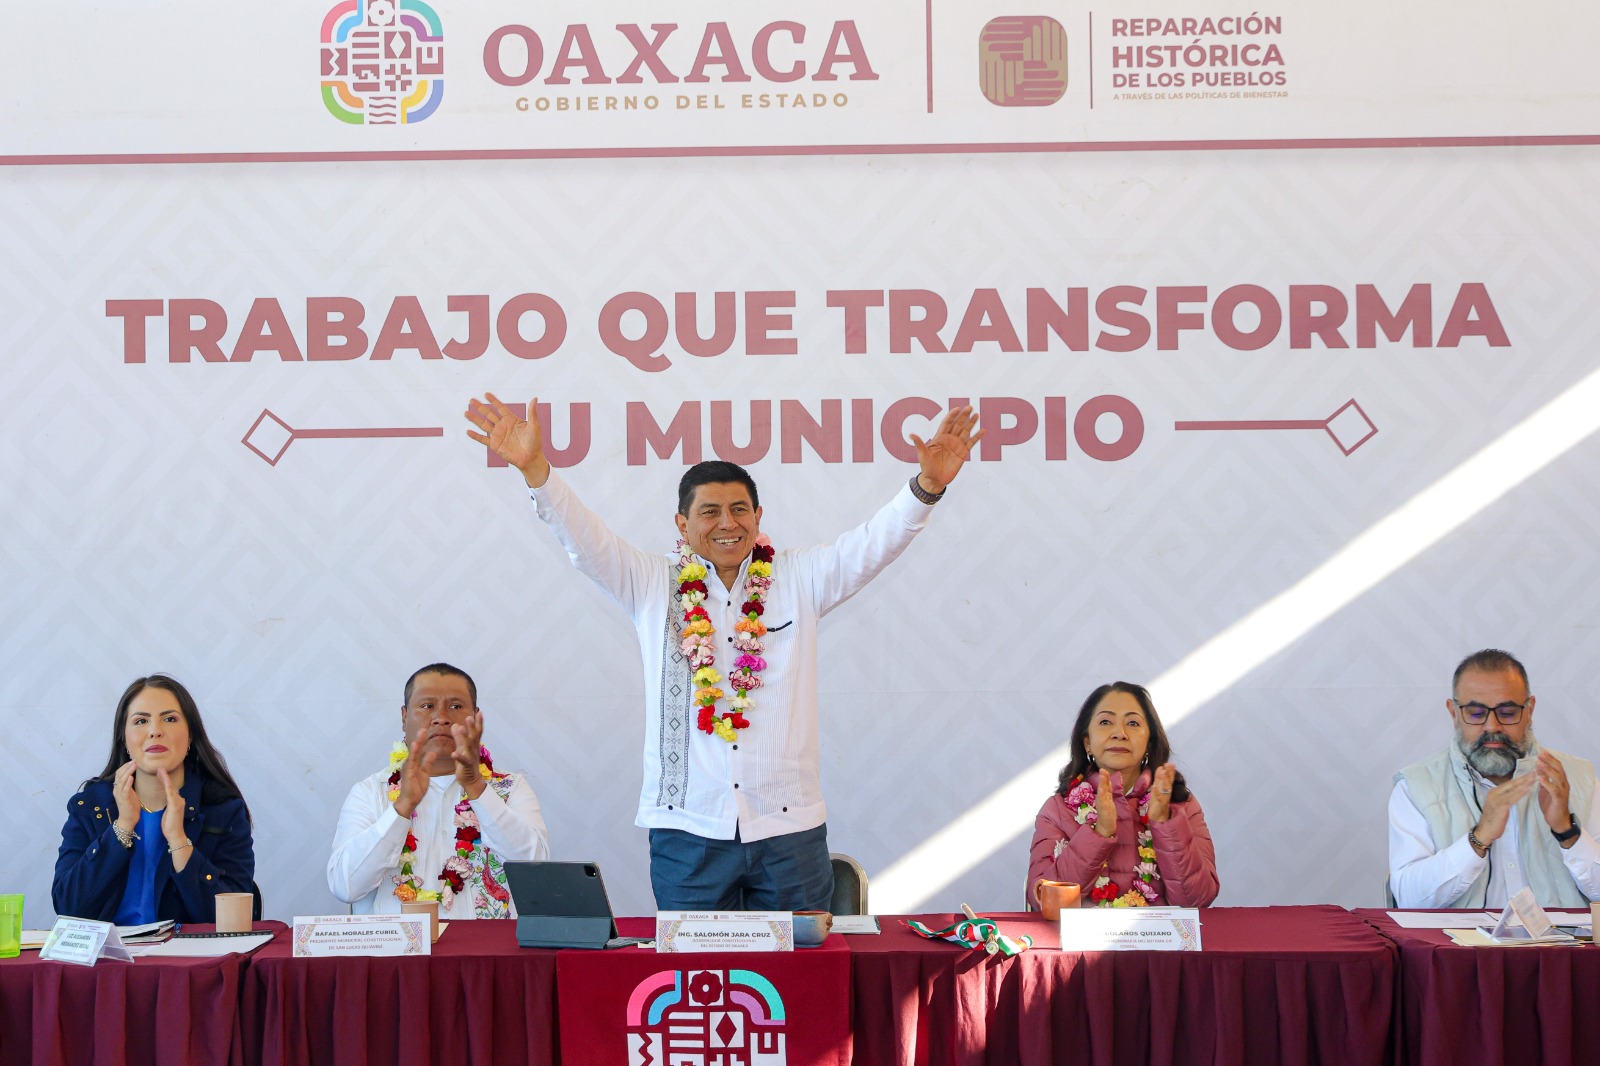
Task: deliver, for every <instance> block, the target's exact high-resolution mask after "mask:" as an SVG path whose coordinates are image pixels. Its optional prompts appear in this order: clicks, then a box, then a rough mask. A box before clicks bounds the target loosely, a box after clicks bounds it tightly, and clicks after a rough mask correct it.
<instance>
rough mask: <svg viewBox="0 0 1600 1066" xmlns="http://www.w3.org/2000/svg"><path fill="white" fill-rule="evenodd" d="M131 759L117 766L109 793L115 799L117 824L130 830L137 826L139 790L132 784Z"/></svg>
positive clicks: (132, 768)
mask: <svg viewBox="0 0 1600 1066" xmlns="http://www.w3.org/2000/svg"><path fill="white" fill-rule="evenodd" d="M133 772H134V766H133V760H132V759H129V760H128V761H127V762H125V763H123V764H122V765H121V766H119V767H117V772H116V775H115V776H113V777H112V778H111V794H112V795H113V796H115V797H116V800H117V824H118V825H120V826H122V828H124V829H126V830H128V831H129V832H132V831H133V830H135V829H137V828H139V790H138V789H136V788H135V787H134V784H133Z"/></svg>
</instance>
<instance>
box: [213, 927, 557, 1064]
mask: <svg viewBox="0 0 1600 1066" xmlns="http://www.w3.org/2000/svg"><path fill="white" fill-rule="evenodd" d="M556 954H557V953H556V952H555V951H554V950H550V949H544V948H522V947H518V946H517V936H516V922H515V921H513V920H511V919H500V920H479V921H466V922H451V923H449V926H448V928H446V929H445V930H444V932H443V933H442V934H441V935H440V937H439V940H438V942H437V943H435V944H434V945H433V954H431V955H426V956H420V957H417V956H412V957H381V956H380V957H362V958H350V957H341V958H298V959H297V958H294V957H293V955H292V953H291V944H290V940H289V934H288V933H284V934H281V935H279V936H278V937H276V938H275V939H274V940H273V942H272V943H270V944H268V945H266V946H265V947H263V948H261V949H260V950H259V951H257V952H256V953H255V954H254V955H252V956H251V957H250V966H249V969H248V970H247V971H246V973H245V980H244V987H243V995H242V999H241V1003H242V1006H241V1011H240V1013H241V1018H242V1021H243V1025H242V1035H243V1041H242V1046H243V1056H242V1061H243V1062H244V1063H245V1064H246V1066H313V1064H322V1063H328V1064H335V1063H338V1064H347V1063H362V1062H370V1063H381V1064H383V1066H437V1064H438V1063H490V1062H494V1063H502V1062H504V1063H511V1062H515V1063H518V1064H519V1066H521V1064H523V1063H529V1064H534V1066H551V1064H554V1063H556V1062H558V1061H560V1060H559V1057H558V1051H557V1049H558V1046H559V1035H558V1032H557V1020H556V1019H557V1015H556Z"/></svg>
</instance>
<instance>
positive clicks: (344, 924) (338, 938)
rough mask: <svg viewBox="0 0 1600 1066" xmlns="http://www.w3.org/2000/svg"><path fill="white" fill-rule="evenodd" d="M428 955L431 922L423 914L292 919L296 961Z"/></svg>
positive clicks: (431, 947)
mask: <svg viewBox="0 0 1600 1066" xmlns="http://www.w3.org/2000/svg"><path fill="white" fill-rule="evenodd" d="M432 953H433V922H432V920H431V919H430V918H429V917H428V916H427V915H426V914H323V915H317V916H314V917H310V918H302V917H296V918H295V920H294V954H295V956H296V957H297V958H310V959H315V958H327V957H329V956H338V955H343V956H350V955H431V954H432Z"/></svg>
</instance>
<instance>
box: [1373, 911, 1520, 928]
mask: <svg viewBox="0 0 1600 1066" xmlns="http://www.w3.org/2000/svg"><path fill="white" fill-rule="evenodd" d="M1389 917H1390V918H1393V919H1394V924H1395V925H1398V926H1399V927H1400V928H1402V929H1460V928H1461V927H1462V926H1468V925H1480V924H1482V923H1484V922H1493V921H1494V920H1495V917H1496V916H1495V915H1493V914H1491V913H1489V912H1488V911H1443V912H1438V911H1390V912H1389Z"/></svg>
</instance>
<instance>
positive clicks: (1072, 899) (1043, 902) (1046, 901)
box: [1033, 881, 1078, 922]
mask: <svg viewBox="0 0 1600 1066" xmlns="http://www.w3.org/2000/svg"><path fill="white" fill-rule="evenodd" d="M1033 901H1034V902H1035V903H1037V904H1038V905H1039V911H1040V913H1042V914H1043V915H1044V916H1045V917H1046V918H1048V919H1049V920H1050V921H1052V922H1053V921H1056V920H1058V919H1059V918H1060V917H1061V912H1062V911H1064V910H1066V911H1070V910H1073V909H1075V908H1076V907H1077V906H1078V886H1077V885H1076V884H1075V883H1074V882H1072V881H1040V882H1039V883H1038V884H1036V885H1034V886H1033Z"/></svg>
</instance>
